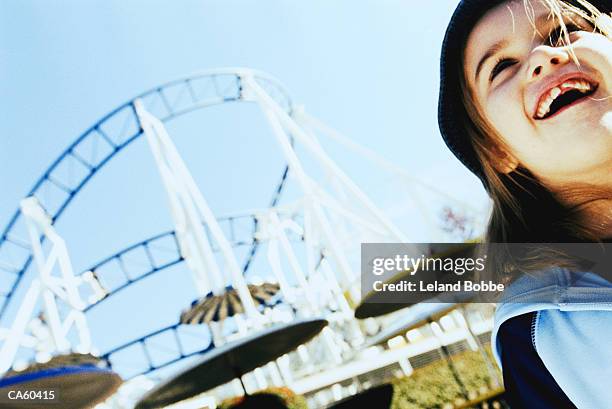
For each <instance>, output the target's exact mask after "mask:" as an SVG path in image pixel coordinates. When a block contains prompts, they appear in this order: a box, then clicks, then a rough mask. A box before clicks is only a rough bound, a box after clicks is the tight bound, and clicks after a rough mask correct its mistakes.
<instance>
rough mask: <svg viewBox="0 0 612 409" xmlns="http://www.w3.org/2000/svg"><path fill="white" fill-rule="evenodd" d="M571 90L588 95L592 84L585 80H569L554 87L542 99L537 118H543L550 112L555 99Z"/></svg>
mask: <svg viewBox="0 0 612 409" xmlns="http://www.w3.org/2000/svg"><path fill="white" fill-rule="evenodd" d="M570 89H577V90H579V91H580V92H582V93H583V94H584V93H587V92H588V91H590V90H591V89H592V86H591V84H590V83H589V82H588V81H585V80H569V81H565V82H564V83H563V84H561V85H559V86H557V87H554V88H553V89H551V90H550V91H548V95H546V97H544V98H542V101H541V102H540V105H539V106H538V110H537V112H536V117H537V118H542V117H543V116H545V115H546V114H547V113H548V112H549V111H550V105H551V104H552V103H553V101H554V100H555V98H557V97H558V96H559V95H561V94H562V93H563V92H564V91H568V90H570Z"/></svg>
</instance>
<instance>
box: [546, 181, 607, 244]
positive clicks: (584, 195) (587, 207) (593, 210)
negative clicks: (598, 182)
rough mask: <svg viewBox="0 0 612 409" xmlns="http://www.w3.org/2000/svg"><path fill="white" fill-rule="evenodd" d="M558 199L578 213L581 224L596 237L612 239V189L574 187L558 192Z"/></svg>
mask: <svg viewBox="0 0 612 409" xmlns="http://www.w3.org/2000/svg"><path fill="white" fill-rule="evenodd" d="M558 197H559V199H560V200H561V202H562V203H563V204H564V205H566V206H567V207H569V208H571V209H573V210H574V211H575V212H576V215H577V218H578V220H579V221H580V224H581V225H582V226H584V227H585V228H586V229H587V230H588V231H589V232H592V233H593V235H594V236H595V237H597V238H599V239H605V238H610V237H612V187H609V186H606V187H597V186H593V185H591V186H584V187H580V188H577V187H576V186H574V187H573V188H571V189H565V190H564V191H562V192H558Z"/></svg>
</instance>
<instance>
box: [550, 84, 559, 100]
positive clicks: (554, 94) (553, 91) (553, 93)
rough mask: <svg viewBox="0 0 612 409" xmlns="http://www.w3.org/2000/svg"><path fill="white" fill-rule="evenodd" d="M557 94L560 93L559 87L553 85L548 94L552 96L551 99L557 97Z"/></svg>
mask: <svg viewBox="0 0 612 409" xmlns="http://www.w3.org/2000/svg"><path fill="white" fill-rule="evenodd" d="M559 95H561V90H560V89H559V87H554V88H553V89H551V90H550V96H551V97H552V99H555V98H557V97H558V96H559Z"/></svg>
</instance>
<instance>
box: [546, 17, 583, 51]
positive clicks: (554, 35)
mask: <svg viewBox="0 0 612 409" xmlns="http://www.w3.org/2000/svg"><path fill="white" fill-rule="evenodd" d="M565 27H566V28H567V32H568V33H573V32H574V31H582V30H586V28H585V27H580V26H578V25H577V24H574V23H566V24H565ZM546 43H547V44H548V45H550V46H551V47H562V46H565V45H566V44H565V42H564V41H563V28H562V27H561V25H558V26H557V27H556V28H555V29H553V30H552V31H551V32H550V33H549V34H548V40H547V42H546Z"/></svg>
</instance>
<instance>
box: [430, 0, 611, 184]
mask: <svg viewBox="0 0 612 409" xmlns="http://www.w3.org/2000/svg"><path fill="white" fill-rule="evenodd" d="M503 1H504V0H461V1H460V2H459V5H458V6H457V8H456V9H455V12H454V13H453V16H452V17H451V20H450V23H449V24H448V28H447V29H446V35H445V36H444V42H443V43H442V52H441V56H440V95H439V99H438V125H439V127H440V132H441V133H442V138H443V139H444V142H446V146H448V148H449V149H450V150H451V151H452V152H453V153H454V154H455V156H456V157H457V159H459V160H460V161H461V162H462V163H463V164H464V165H465V166H467V168H468V169H469V170H471V171H472V172H473V173H474V174H475V175H476V176H478V178H480V180H481V181H482V183H483V184H484V185H485V188H487V181H486V178H485V175H484V172H483V170H482V166H481V164H480V162H479V160H478V158H477V156H476V152H475V151H474V148H473V147H472V143H471V142H470V140H469V139H468V138H469V137H468V135H467V133H466V130H465V125H464V120H463V118H466V117H467V112H466V110H465V106H464V105H463V98H462V97H461V87H460V78H459V75H460V72H461V70H460V69H459V64H461V54H462V51H463V50H462V48H463V46H464V44H465V42H466V40H467V37H468V36H469V34H470V32H471V31H472V29H473V28H474V26H475V25H476V23H477V22H478V20H480V18H481V17H482V16H483V15H484V14H485V13H486V12H487V11H488V10H490V9H491V8H493V7H495V6H497V5H498V4H500V3H502V2H503ZM571 3H575V2H573V1H572V2H571ZM589 3H591V4H592V5H593V6H595V7H597V9H598V10H599V11H601V12H605V13H609V12H610V9H611V3H612V0H590V1H589Z"/></svg>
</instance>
